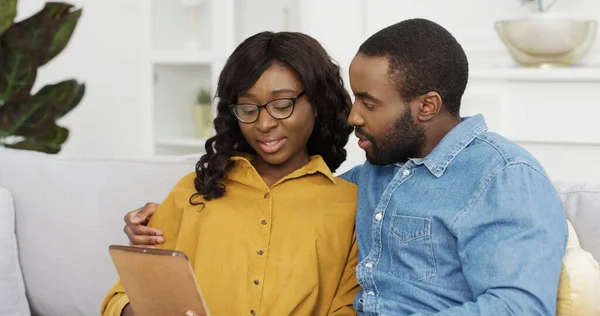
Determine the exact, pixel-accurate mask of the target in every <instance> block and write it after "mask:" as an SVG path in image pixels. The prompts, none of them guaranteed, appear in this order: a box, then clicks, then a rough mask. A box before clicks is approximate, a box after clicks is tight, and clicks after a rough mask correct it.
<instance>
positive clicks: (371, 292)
mask: <svg viewBox="0 0 600 316" xmlns="http://www.w3.org/2000/svg"><path fill="white" fill-rule="evenodd" d="M367 294H369V295H375V292H373V291H369V293H367Z"/></svg>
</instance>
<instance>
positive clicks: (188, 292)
mask: <svg viewBox="0 0 600 316" xmlns="http://www.w3.org/2000/svg"><path fill="white" fill-rule="evenodd" d="M109 252H110V256H111V258H112V261H113V263H114V265H115V268H116V269H117V273H118V274H119V278H120V279H121V284H123V287H124V288H125V292H126V293H127V296H128V297H129V302H130V304H131V308H132V309H133V312H134V314H135V315H145V316H153V315H157V316H159V315H160V316H170V315H173V316H184V315H185V312H187V311H188V310H192V311H194V312H196V313H198V315H202V316H210V312H209V310H208V307H207V305H206V301H205V299H204V296H203V295H202V291H201V290H200V287H199V286H198V282H196V276H195V274H194V271H193V270H192V266H191V265H190V263H189V261H188V258H187V256H186V255H185V254H184V253H183V252H180V251H175V250H165V249H148V248H139V247H132V246H117V245H111V246H110V247H109Z"/></svg>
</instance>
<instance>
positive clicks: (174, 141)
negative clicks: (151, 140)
mask: <svg viewBox="0 0 600 316" xmlns="http://www.w3.org/2000/svg"><path fill="white" fill-rule="evenodd" d="M155 143H156V145H158V146H164V147H177V148H197V149H202V150H204V144H205V143H206V139H198V138H177V137H173V138H159V139H157V140H156V141H155Z"/></svg>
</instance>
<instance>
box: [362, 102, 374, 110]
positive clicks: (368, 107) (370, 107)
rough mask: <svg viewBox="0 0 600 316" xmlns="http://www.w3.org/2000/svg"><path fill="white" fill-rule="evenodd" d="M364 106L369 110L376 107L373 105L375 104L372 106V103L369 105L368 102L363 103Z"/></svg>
mask: <svg viewBox="0 0 600 316" xmlns="http://www.w3.org/2000/svg"><path fill="white" fill-rule="evenodd" d="M363 104H364V105H365V107H366V108H367V109H372V108H373V107H374V106H375V105H373V104H370V103H367V102H363Z"/></svg>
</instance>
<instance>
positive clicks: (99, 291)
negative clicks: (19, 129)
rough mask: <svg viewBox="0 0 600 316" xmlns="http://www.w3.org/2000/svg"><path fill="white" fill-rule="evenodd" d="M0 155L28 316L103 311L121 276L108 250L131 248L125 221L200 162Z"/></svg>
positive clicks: (21, 153) (4, 152)
mask: <svg viewBox="0 0 600 316" xmlns="http://www.w3.org/2000/svg"><path fill="white" fill-rule="evenodd" d="M0 151H1V152H0V186H3V187H5V188H7V189H8V190H10V192H11V193H12V195H13V198H14V205H15V209H16V227H17V240H18V245H19V251H20V259H21V266H22V269H23V277H24V280H25V288H26V290H27V295H28V299H29V304H30V308H31V312H32V314H34V315H44V316H54V315H57V316H58V315H61V316H63V315H97V314H98V313H99V312H100V305H101V303H102V298H103V297H104V296H105V295H106V293H107V292H108V291H109V290H110V288H111V286H112V285H113V284H114V283H115V282H116V281H117V279H118V275H117V273H116V270H115V268H114V266H113V264H112V261H111V259H110V256H109V253H108V246H109V245H111V244H128V240H127V238H126V236H125V234H124V233H123V225H124V222H123V216H124V215H125V213H126V212H128V211H130V210H134V209H136V208H138V207H141V206H143V205H144V203H145V202H148V201H153V202H160V201H162V199H164V197H165V196H166V194H167V193H168V192H169V190H170V189H171V188H172V186H173V185H174V184H175V183H176V182H177V181H178V180H179V179H180V178H181V177H182V176H184V175H185V174H187V173H189V172H190V171H193V170H194V165H195V162H196V159H197V157H192V158H191V159H188V158H187V157H178V158H173V159H170V158H169V159H166V158H165V159H147V160H143V159H142V160H139V159H136V160H110V159H75V158H65V157H61V156H54V155H47V154H41V153H34V152H26V151H17V150H0ZM0 314H2V313H0ZM2 315H4V314H2Z"/></svg>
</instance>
